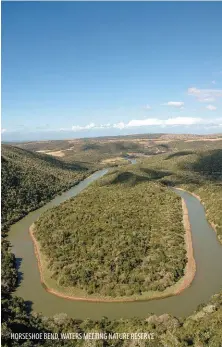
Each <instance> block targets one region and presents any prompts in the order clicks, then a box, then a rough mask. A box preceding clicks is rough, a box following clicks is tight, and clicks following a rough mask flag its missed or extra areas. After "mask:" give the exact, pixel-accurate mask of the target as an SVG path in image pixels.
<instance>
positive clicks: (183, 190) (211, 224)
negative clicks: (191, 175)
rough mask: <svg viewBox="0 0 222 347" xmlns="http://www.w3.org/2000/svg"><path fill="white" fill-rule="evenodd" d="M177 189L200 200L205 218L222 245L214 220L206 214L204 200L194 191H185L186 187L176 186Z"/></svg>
mask: <svg viewBox="0 0 222 347" xmlns="http://www.w3.org/2000/svg"><path fill="white" fill-rule="evenodd" d="M177 190H181V191H182V192H186V193H189V194H191V195H193V196H194V197H195V198H196V199H197V200H199V201H200V203H201V204H202V205H203V207H204V209H205V215H206V218H207V221H208V223H209V224H210V226H211V228H212V229H213V230H214V232H215V233H216V235H217V238H218V241H219V242H220V244H221V245H222V239H220V238H219V235H218V233H217V229H216V227H217V226H216V224H215V223H214V222H212V221H211V220H210V219H209V217H208V214H207V209H206V205H205V203H204V201H203V200H202V199H201V197H200V196H199V195H197V194H196V193H193V192H191V191H187V190H186V189H183V188H177Z"/></svg>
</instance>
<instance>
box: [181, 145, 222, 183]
mask: <svg viewBox="0 0 222 347" xmlns="http://www.w3.org/2000/svg"><path fill="white" fill-rule="evenodd" d="M180 169H182V170H186V171H191V172H193V173H197V174H198V175H200V176H201V177H203V178H205V179H208V180H213V181H222V149H217V150H212V151H209V152H208V153H207V154H206V153H201V154H200V155H199V158H198V159H197V160H196V161H195V162H194V163H190V164H189V165H187V163H183V164H180Z"/></svg>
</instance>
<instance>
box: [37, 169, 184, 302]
mask: <svg viewBox="0 0 222 347" xmlns="http://www.w3.org/2000/svg"><path fill="white" fill-rule="evenodd" d="M109 176H110V175H109ZM123 176H125V178H126V182H124V180H123ZM111 177H113V180H111V181H110V182H109V183H107V184H104V183H103V184H101V183H100V185H99V184H94V185H92V186H91V187H90V188H88V189H87V190H85V191H84V192H82V193H81V194H79V195H78V196H77V197H75V198H73V199H71V200H68V201H66V202H65V203H63V204H62V205H60V206H58V207H56V208H54V209H52V210H50V211H48V212H46V213H45V214H44V215H43V216H42V217H40V219H39V220H38V221H37V222H36V224H35V236H36V237H37V239H38V240H39V241H40V244H41V250H42V252H43V253H44V254H45V255H46V257H47V260H48V267H49V268H50V270H51V272H52V277H53V278H56V279H57V282H58V284H59V285H61V286H66V287H67V286H68V287H70V286H71V287H72V286H77V287H78V288H80V289H84V290H87V292H88V293H89V294H92V293H99V294H100V295H103V296H129V295H132V294H141V292H146V291H148V290H160V291H162V290H164V289H165V288H167V287H169V286H170V285H172V284H174V283H175V282H176V281H177V280H178V279H180V278H181V277H182V276H183V271H184V267H185V263H186V251H185V246H184V226H183V222H182V208H181V200H180V198H179V197H177V196H176V195H175V194H174V193H172V192H171V191H169V190H168V189H167V188H165V187H164V186H161V185H158V184H155V183H152V182H148V181H147V182H145V181H144V182H142V181H140V180H139V177H138V180H137V179H136V180H135V181H134V182H135V183H134V184H132V180H131V177H130V176H129V175H128V173H127V172H123V174H122V175H121V177H120V176H119V177H118V179H117V177H116V175H111ZM105 180H106V179H105ZM121 180H122V182H121ZM102 182H104V180H102ZM119 182H120V183H119ZM138 182H139V183H138Z"/></svg>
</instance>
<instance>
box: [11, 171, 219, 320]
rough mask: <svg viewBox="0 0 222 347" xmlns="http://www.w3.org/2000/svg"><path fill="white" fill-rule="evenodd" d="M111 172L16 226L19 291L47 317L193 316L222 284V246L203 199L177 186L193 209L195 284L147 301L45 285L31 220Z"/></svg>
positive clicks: (14, 249) (14, 244) (14, 247)
mask: <svg viewBox="0 0 222 347" xmlns="http://www.w3.org/2000/svg"><path fill="white" fill-rule="evenodd" d="M107 171H108V170H107V169H104V170H100V171H97V172H95V173H94V174H92V175H91V176H90V177H88V178H86V179H85V180H84V181H82V182H81V183H79V184H78V185H76V186H74V187H73V188H71V189H70V190H68V191H67V192H65V193H63V194H61V195H59V196H57V197H56V198H54V199H53V200H52V201H50V202H49V203H47V204H46V205H44V206H43V207H41V208H39V209H38V210H36V211H34V212H31V213H29V214H28V215H27V216H26V217H24V218H23V219H21V220H20V221H18V222H17V223H15V224H14V225H12V227H11V228H10V231H9V234H8V239H9V241H10V242H11V244H12V252H13V253H14V254H15V256H16V261H17V266H18V269H19V278H20V281H19V282H20V283H19V286H18V288H17V290H16V293H15V295H18V296H20V297H22V298H23V299H24V300H26V301H28V302H30V304H31V305H32V309H33V311H35V312H41V313H42V314H44V315H45V316H52V315H55V314H58V313H66V314H68V316H70V317H73V318H79V319H86V318H91V319H100V318H101V317H103V316H106V317H108V318H110V319H116V318H132V317H140V318H143V317H146V316H148V314H149V313H155V314H158V315H159V314H163V313H169V314H172V315H174V316H178V317H184V316H188V315H189V314H191V313H192V312H193V311H194V310H195V309H196V308H197V306H198V305H199V304H201V303H206V302H207V301H208V300H209V298H210V297H211V296H212V295H213V294H216V293H217V292H219V291H220V290H221V288H222V267H221V264H222V247H221V245H220V243H219V241H218V239H217V237H216V233H215V232H214V230H213V229H212V228H211V226H210V225H209V223H208V222H207V220H206V216H205V211H204V208H203V206H202V204H201V203H200V202H199V201H198V199H196V198H195V197H193V196H192V195H191V194H189V193H186V192H183V191H180V190H176V189H174V191H175V192H176V193H177V194H178V195H179V196H181V197H182V198H184V200H185V202H186V205H187V208H188V213H189V219H190V224H191V229H192V240H193V249H194V258H195V261H196V266H197V271H196V275H195V278H194V280H193V282H192V284H191V286H190V287H189V288H187V289H185V290H184V291H183V292H182V293H181V294H180V295H177V296H172V297H168V298H164V299H158V300H152V301H146V302H139V301H138V302H125V303H94V302H83V301H81V302H78V301H71V300H67V299H63V298H59V297H57V296H54V295H52V294H49V293H48V292H46V291H45V289H44V288H43V286H42V285H41V283H40V275H39V271H38V267H37V260H36V257H35V254H34V248H33V243H32V240H31V237H30V235H29V227H30V225H31V224H32V223H33V222H34V221H35V220H36V219H37V218H39V216H40V215H41V214H42V213H43V212H44V211H46V210H48V209H50V208H52V207H54V206H57V205H59V204H60V203H61V202H63V201H65V200H67V199H69V198H71V197H73V196H76V195H77V194H78V193H80V192H81V191H82V190H83V189H84V188H86V187H87V186H88V185H89V184H90V183H91V182H93V181H95V180H96V179H98V178H100V177H102V176H103V175H104V174H105V173H107Z"/></svg>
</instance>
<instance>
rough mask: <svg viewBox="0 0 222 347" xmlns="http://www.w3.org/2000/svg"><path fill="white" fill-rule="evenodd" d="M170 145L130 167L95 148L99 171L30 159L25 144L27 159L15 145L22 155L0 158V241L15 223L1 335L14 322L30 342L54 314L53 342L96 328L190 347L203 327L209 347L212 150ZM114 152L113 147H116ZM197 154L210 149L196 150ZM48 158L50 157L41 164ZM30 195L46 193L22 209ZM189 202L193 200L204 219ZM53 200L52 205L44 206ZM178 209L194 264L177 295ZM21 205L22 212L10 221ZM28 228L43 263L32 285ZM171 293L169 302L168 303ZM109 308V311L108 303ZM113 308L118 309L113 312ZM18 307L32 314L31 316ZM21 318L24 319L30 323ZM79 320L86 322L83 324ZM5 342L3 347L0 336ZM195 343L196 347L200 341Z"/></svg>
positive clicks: (215, 161)
mask: <svg viewBox="0 0 222 347" xmlns="http://www.w3.org/2000/svg"><path fill="white" fill-rule="evenodd" d="M93 141H96V140H94V139H93ZM176 141H177V147H176V148H175V147H171V148H168V149H167V150H166V151H164V152H159V153H153V154H149V157H147V155H148V154H147V153H146V154H145V155H144V153H143V151H141V152H139V150H138V152H137V153H138V155H132V154H131V155H130V153H135V152H132V151H131V148H127V147H124V150H121V151H119V150H118V151H117V152H118V154H117V152H116V151H115V153H113V154H112V155H111V154H110V152H108V153H107V147H106V146H107V144H105V145H104V147H105V149H102V150H101V149H100V150H99V151H98V152H99V153H101V152H103V154H102V155H101V154H98V161H95V160H92V159H91V161H89V160H88V161H85V159H86V157H85V156H84V155H85V154H84V155H83V157H81V155H82V152H81V151H80V153H79V154H78V156H79V159H81V158H82V159H84V160H83V161H81V160H78V161H77V160H76V161H72V159H70V157H66V156H63V157H60V158H58V157H57V158H56V157H53V156H52V155H51V154H50V155H47V154H45V153H36V152H35V151H36V150H37V151H39V144H38V148H37V147H35V145H34V144H32V146H34V148H35V151H33V148H32V150H31V149H30V147H29V149H28V148H26V149H21V147H22V146H24V147H25V146H30V144H24V145H23V144H21V145H20V146H19V147H20V148H18V147H12V146H9V145H7V146H5V148H4V146H3V153H2V155H3V158H2V160H3V165H5V162H7V165H5V169H4V166H3V169H4V170H3V175H4V176H3V182H6V183H5V184H6V187H7V189H6V190H5V193H4V194H5V195H4V196H5V199H4V201H3V204H4V203H5V204H6V206H5V207H4V206H3V211H7V218H6V217H5V216H4V218H6V219H5V224H4V233H5V235H6V234H7V230H8V229H9V227H10V225H11V224H12V223H15V221H16V220H17V222H16V223H15V224H13V225H12V226H11V227H10V230H9V232H8V240H9V241H10V243H11V244H12V252H13V253H14V254H15V257H16V258H15V257H14V256H13V254H11V253H9V250H10V244H9V243H8V241H7V239H6V238H4V239H3V317H4V326H5V329H6V330H5V331H7V329H15V322H20V323H19V324H20V325H21V324H22V327H23V328H22V329H28V330H30V329H31V330H33V329H34V326H35V327H37V326H38V329H40V331H41V329H42V328H43V325H44V329H49V331H51V332H58V331H60V330H59V329H60V328H59V325H57V323H56V322H57V318H56V317H57V315H55V314H56V313H58V314H59V312H60V316H59V317H60V318H58V319H60V321H61V323H60V324H62V325H60V326H62V329H63V331H64V328H65V326H66V324H68V325H69V327H70V326H72V329H73V328H74V326H75V327H76V329H79V331H89V329H90V327H91V328H92V329H95V328H96V327H97V328H96V329H100V327H101V326H102V325H103V327H104V328H103V329H105V331H106V329H108V330H109V331H110V329H111V331H115V332H121V331H127V329H129V330H130V331H132V330H133V331H138V329H139V331H144V329H145V328H146V329H149V331H151V332H154V333H155V334H157V337H156V339H155V340H154V342H151V344H149V346H165V343H168V342H166V341H171V339H172V341H174V342H172V341H171V345H172V346H186V341H188V340H190V339H192V340H193V341H198V339H199V337H197V336H200V335H199V334H201V331H203V330H204V329H206V326H207V325H209V324H211V327H212V329H211V335H210V337H208V339H207V340H206V341H208V342H209V338H210V340H212V341H213V340H214V341H216V342H215V346H219V344H217V341H218V343H219V341H220V335H219V330H218V329H219V326H220V324H219V321H220V317H221V295H220V294H217V293H218V292H220V288H221V286H222V283H221V277H220V276H219V273H220V264H221V261H222V248H221V245H220V243H219V241H221V219H222V218H221V210H222V209H221V201H222V199H221V196H222V190H221V189H222V187H221V172H222V171H221V162H222V161H221V153H222V152H221V147H220V146H221V140H216V141H211V140H209V139H207V140H206V139H205V140H203V139H201V143H198V144H197V143H196V140H195V141H194V142H195V144H194V142H192V141H193V140H192V141H189V142H187V139H186V140H182V139H180V140H178V139H177V140H176ZM117 142H118V145H119V139H118V141H117ZM197 142H198V141H197ZM203 143H210V145H209V146H207V148H205V145H203ZM187 144H188V145H187ZM191 144H193V146H194V147H195V148H194V149H192V145H191ZM40 145H41V143H40ZM42 146H45V144H42ZM100 146H101V147H103V145H101V144H100ZM112 146H113V145H112ZM174 146H175V145H174ZM196 147H197V148H196ZM42 148H44V147H42ZM127 149H128V150H127ZM40 150H41V151H42V150H44V151H45V150H46V149H40ZM57 150H58V148H50V151H51V152H56V151H57ZM114 155H115V156H114ZM21 156H24V157H23V161H22V160H21ZM112 156H113V157H112ZM131 156H134V157H137V159H136V162H134V164H129V158H130V157H131ZM117 157H118V160H119V161H120V163H119V164H118V166H115V165H116V164H117V163H116V162H115V161H114V162H113V161H112V160H111V162H110V159H111V158H117ZM11 158H14V160H12V159H11ZM17 158H18V159H17ZM24 158H25V160H24ZM76 158H77V156H76ZM119 158H123V159H122V161H121V160H120V159H119ZM124 158H125V159H124ZM93 159H95V158H93ZM16 160H17V161H16ZM115 160H116V159H115ZM21 163H25V164H24V165H21ZM40 163H41V164H40ZM15 164H16V165H17V166H15ZM33 167H34V168H35V171H34V170H32V168H33ZM26 168H27V171H25V170H26ZM29 168H30V170H28V169H29ZM38 170H39V171H38ZM96 170H99V171H96ZM29 172H30V175H29ZM93 172H94V173H93ZM12 175H14V176H12ZM44 175H46V176H44ZM8 177H10V180H8V181H7V178H8ZM11 177H14V178H13V179H11ZM50 177H53V178H50ZM50 179H52V181H50ZM83 179H85V180H83ZM4 180H5V181H4ZM80 181H81V182H80ZM7 182H10V184H11V186H9V183H7ZM13 182H15V184H14V185H12V183H13ZM19 182H20V183H19ZM43 182H44V183H43ZM46 182H47V186H46V185H44V184H46ZM50 182H51V183H50ZM59 182H60V183H59ZM78 182H80V183H78ZM18 183H19V184H18ZM71 186H73V188H70V187H71ZM32 187H36V188H35V190H33V188H32ZM47 187H50V190H49V188H47ZM175 187H176V188H181V189H184V190H185V191H182V190H179V189H175ZM38 189H39V191H40V192H45V198H44V199H41V200H35V202H34V203H33V205H30V202H31V201H32V194H33V196H34V197H36V196H38V195H37V194H38V193H37V192H38ZM46 189H48V190H46ZM67 189H69V190H67ZM28 191H30V194H31V195H30V197H29V195H27V192H28ZM13 192H14V193H13ZM62 192H63V193H62ZM187 192H191V193H193V194H194V195H195V196H197V197H198V198H200V199H201V201H202V203H203V205H204V207H205V210H204V207H203V206H202V205H201V203H200V202H199V200H198V199H197V198H195V197H194V196H191V195H190V194H189V193H187ZM58 193H59V194H61V195H57V196H56V197H55V198H54V199H53V200H51V199H52V198H53V197H54V196H55V195H56V194H58ZM12 194H14V195H12ZM39 194H41V193H39ZM15 197H16V199H17V200H16V199H15ZM181 198H182V199H183V200H184V202H185V204H186V207H187V211H188V217H189V223H190V225H191V235H192V247H193V250H194V259H195V262H196V273H195V271H194V273H195V277H194V273H193V276H191V278H190V282H189V284H188V285H187V286H185V287H184V288H183V290H182V292H181V291H180V290H179V289H177V288H178V287H177V286H178V283H183V284H184V282H183V278H184V274H185V268H186V264H187V250H186V243H185V229H184V224H183V223H184V221H183V211H182V204H181ZM22 199H23V200H22ZM49 200H51V201H50V202H47V201H49ZM46 202H47V203H46ZM13 204H14V205H13ZM19 204H21V206H23V208H22V209H21V208H20V209H19V208H18V209H17V210H15V207H16V208H17V206H18V207H19V206H20V205H19ZM10 206H12V207H10ZM13 206H15V207H13ZM41 206H42V207H41ZM4 208H5V210H4ZM15 211H16V212H15ZM31 211H33V212H31ZM12 212H13V213H12ZM205 212H206V217H207V219H208V221H209V222H210V223H211V225H212V227H213V228H212V227H211V226H210V225H209V224H208V222H207V220H206V217H205ZM3 213H4V212H3ZM26 214H27V216H26V217H24V216H25V215H26ZM22 217H23V218H22ZM21 218H22V219H21ZM33 223H34V224H33ZM31 225H33V226H34V229H33V231H34V233H33V235H34V236H35V239H36V241H37V242H38V243H39V250H40V254H39V256H40V258H41V261H42V259H44V271H43V274H42V276H43V278H41V279H40V274H39V269H38V267H37V265H36V255H35V253H34V250H33V241H32V239H31V237H30V234H29V230H30V227H31ZM213 229H214V230H215V232H216V233H215V232H214V230H213ZM200 231H201V233H200ZM212 249H213V250H214V251H213V252H212ZM203 250H204V251H203ZM19 259H21V260H20V261H19V262H18V260H19ZM16 264H17V266H16V267H17V270H16V268H15V265H16ZM17 271H18V273H17ZM216 273H218V276H215V274H216ZM203 274H204V278H205V280H204V285H203ZM41 280H42V282H44V285H42V284H41ZM174 286H175V293H176V294H177V295H173V296H171V295H172V294H173V293H172V288H173V287H174ZM47 287H48V288H51V289H52V288H54V289H53V290H55V291H58V292H60V293H61V294H62V295H64V294H65V295H67V296H70V295H71V296H73V295H74V300H67V299H64V298H62V297H57V296H56V295H53V291H52V292H51V293H50V291H48V292H47V291H46V288H47ZM31 288H33V290H31V291H30V289H31ZM185 288H186V289H185ZM13 291H15V294H13ZM161 294H162V296H163V297H164V298H163V299H161V300H149V299H154V298H160V297H161ZM62 295H61V296H62ZM212 295H214V296H213V297H212V299H211V301H210V302H209V300H210V296H212ZM21 297H22V298H23V299H21ZM75 297H76V298H75ZM88 298H89V299H90V298H92V299H93V298H95V301H96V302H87V301H84V299H88ZM107 299H108V301H109V300H111V301H114V302H106V300H107ZM24 300H25V301H24ZM115 300H116V301H119V300H120V301H123V302H122V303H121V308H120V306H119V305H120V303H118V302H115ZM138 300H139V301H138ZM140 300H141V301H140ZM147 300H148V301H147ZM92 301H93V300H92ZM98 301H102V302H101V303H98ZM124 301H125V302H124ZM128 301H132V302H128ZM28 302H31V303H32V304H31V307H32V312H30V313H28V310H27V303H28ZM97 305H99V309H98V308H97ZM198 305H199V306H198ZM9 307H10V309H9ZM197 307H199V308H197ZM196 309H197V311H196V312H195V313H192V312H194V311H195V310H196ZM7 312H8V313H7ZM13 312H14V313H13ZM15 312H17V313H15ZM35 312H39V313H35ZM40 312H41V313H40ZM61 312H63V313H64V315H63V316H61ZM152 313H154V315H153V314H152ZM42 314H44V315H45V316H48V317H49V318H46V317H43V316H42ZM104 316H105V317H108V318H102V317H104ZM13 317H14V318H13ZM25 317H29V318H28V321H29V322H27V318H25ZM87 317H88V318H91V319H92V320H86V318H87ZM133 317H137V318H133ZM121 318H122V319H121ZM75 319H81V321H78V320H75ZM43 322H44V323H43ZM16 324H17V323H16ZM101 324H102V325H101ZM108 327H109V328H108ZM172 327H174V328H172ZM3 333H4V331H3ZM3 336H5V337H4V339H5V341H7V334H6V335H3ZM172 336H173V337H172ZM175 341H176V342H175ZM201 341H202V342H203V343H205V342H204V338H202V337H201ZM208 342H206V343H205V344H203V346H207V345H208ZM54 343H55V344H54V345H56V342H55V341H54ZM59 343H60V342H59ZM64 343H65V342H64ZM69 343H70V346H71V345H73V344H72V342H69ZM74 343H75V342H74ZM79 343H80V345H81V344H83V343H84V342H83V341H81V342H79ZM108 343H111V341H110V342H108ZM114 343H115V342H114ZM118 343H119V342H118ZM46 345H50V344H49V342H48V344H46ZM58 346H59V344H58ZM67 346H68V345H67ZM116 346H117V345H116ZM141 346H143V345H141Z"/></svg>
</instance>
